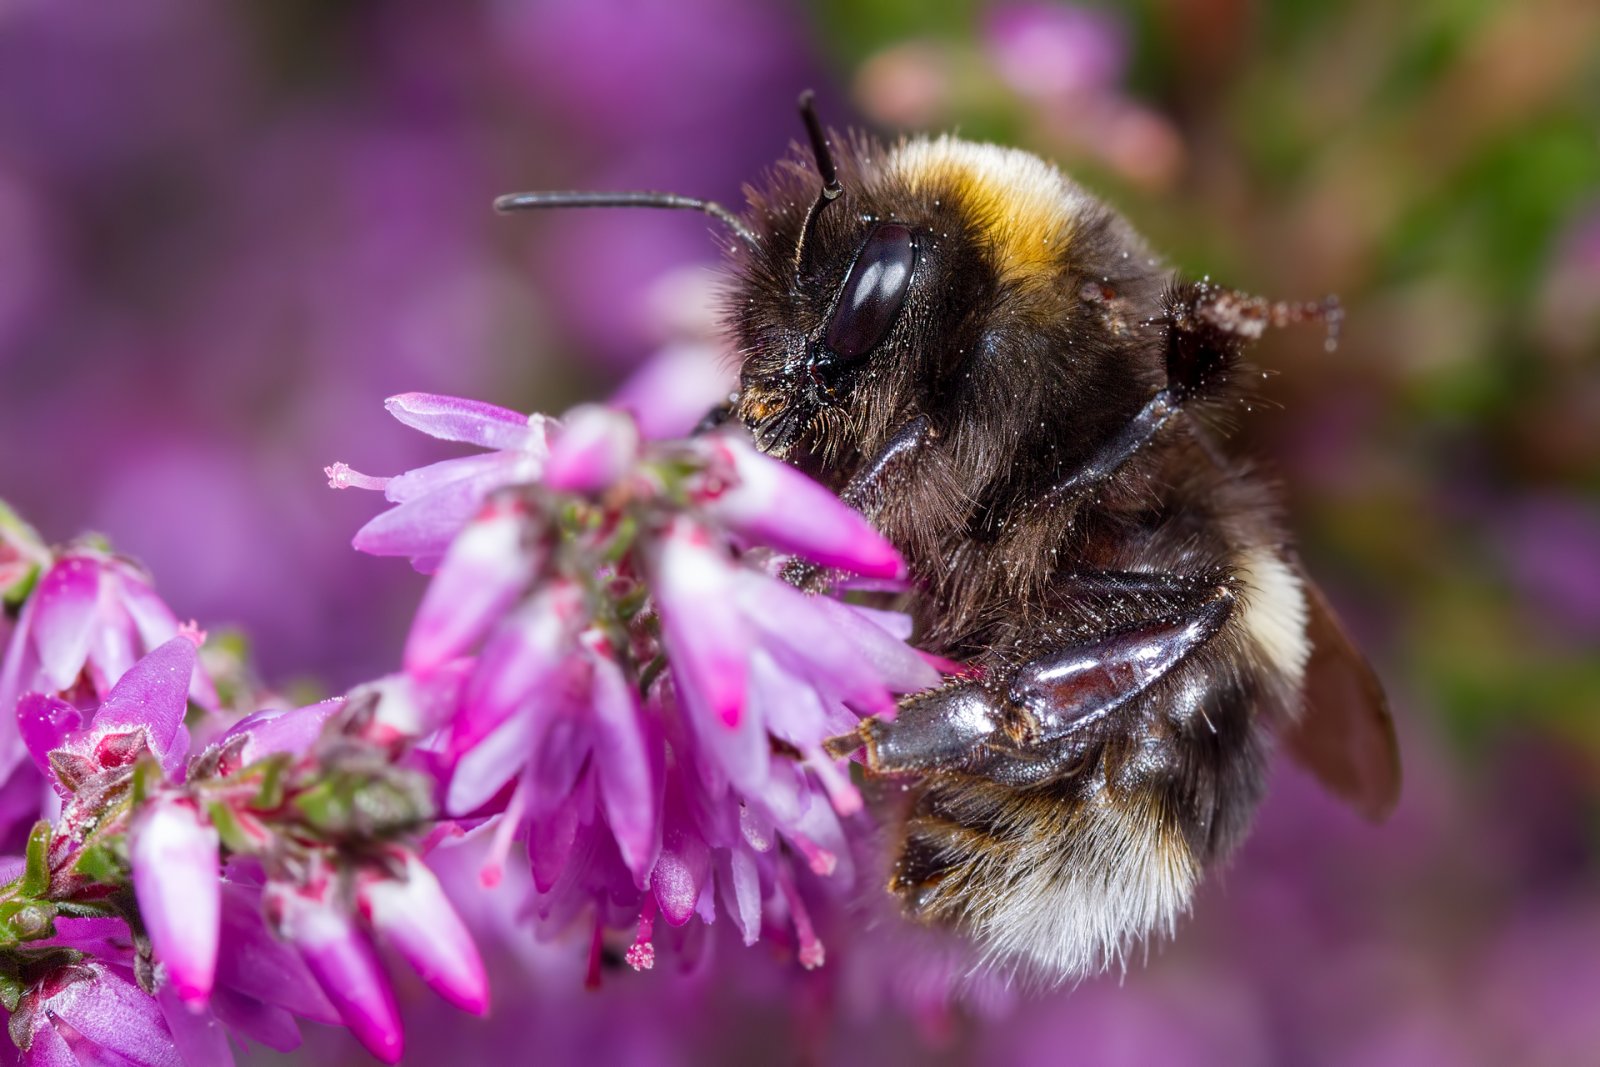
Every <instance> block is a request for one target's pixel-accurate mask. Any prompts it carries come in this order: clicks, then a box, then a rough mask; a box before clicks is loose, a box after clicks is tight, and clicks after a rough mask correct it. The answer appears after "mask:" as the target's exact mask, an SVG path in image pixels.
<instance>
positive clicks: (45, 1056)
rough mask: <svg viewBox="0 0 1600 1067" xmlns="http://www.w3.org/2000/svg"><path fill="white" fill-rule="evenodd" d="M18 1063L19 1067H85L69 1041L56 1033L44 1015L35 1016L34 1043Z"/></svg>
mask: <svg viewBox="0 0 1600 1067" xmlns="http://www.w3.org/2000/svg"><path fill="white" fill-rule="evenodd" d="M17 1063H18V1064H19V1067H83V1062H82V1061H81V1060H79V1059H78V1057H77V1056H76V1055H74V1054H73V1051H72V1046H71V1045H68V1044H67V1039H66V1038H64V1037H62V1036H61V1035H60V1034H58V1033H56V1029H55V1027H53V1026H51V1025H50V1020H49V1019H48V1018H47V1017H45V1016H42V1015H36V1016H34V1030H33V1040H32V1043H31V1044H29V1045H28V1051H27V1052H24V1053H23V1054H22V1056H21V1058H20V1059H18V1060H17Z"/></svg>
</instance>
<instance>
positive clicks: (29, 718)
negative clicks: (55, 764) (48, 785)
mask: <svg viewBox="0 0 1600 1067" xmlns="http://www.w3.org/2000/svg"><path fill="white" fill-rule="evenodd" d="M17 728H18V729H19V730H20V731H21V733H22V741H23V744H25V745H27V746H28V754H29V755H30V756H32V757H33V763H34V766H36V767H38V768H39V771H40V773H41V774H43V775H44V776H45V777H46V778H49V777H51V774H52V772H51V770H50V753H51V752H53V751H55V750H56V749H58V748H60V747H61V745H62V743H63V742H64V741H65V740H66V739H67V735H68V734H71V733H75V732H76V731H78V730H81V729H82V728H83V714H82V713H81V712H79V711H78V709H77V708H75V707H73V706H72V705H71V704H68V703H67V702H66V701H65V700H62V699H60V698H59V697H53V696H47V695H45V694H43V693H24V694H23V696H22V699H20V700H18V701H17Z"/></svg>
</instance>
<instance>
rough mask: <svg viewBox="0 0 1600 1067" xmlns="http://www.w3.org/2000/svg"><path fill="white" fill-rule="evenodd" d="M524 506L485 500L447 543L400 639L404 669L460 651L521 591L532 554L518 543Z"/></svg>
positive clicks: (427, 665)
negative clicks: (408, 629) (403, 647)
mask: <svg viewBox="0 0 1600 1067" xmlns="http://www.w3.org/2000/svg"><path fill="white" fill-rule="evenodd" d="M525 518H526V516H525V514H524V509H522V508H521V507H519V506H518V505H517V504H516V503H515V502H513V501H504V500H491V501H489V503H487V504H486V505H484V508H483V510H482V511H481V512H480V513H479V514H478V516H477V517H476V518H475V519H473V520H472V521H471V522H469V523H468V524H467V526H466V528H465V529H464V530H463V531H462V532H461V534H460V535H459V536H458V537H457V538H456V539H455V540H454V541H453V542H451V544H450V547H449V549H448V550H447V551H446V553H445V555H444V558H443V560H442V561H441V562H440V564H439V569H438V572H437V577H436V578H435V579H434V581H433V582H431V583H430V584H429V586H428V592H427V595H426V596H424V597H423V600H422V605H421V606H420V607H419V608H418V609H417V617H416V619H415V621H414V622H413V623H412V626H411V634H410V636H409V637H408V638H407V639H406V650H405V665H406V669H407V670H409V671H412V672H414V673H417V674H426V673H428V672H430V671H432V670H433V669H434V668H436V667H438V666H440V665H441V664H443V663H445V662H447V661H449V660H451V659H454V658H455V657H457V656H459V655H462V654H463V653H465V652H466V651H467V650H468V649H469V648H471V647H472V646H473V645H475V644H476V643H477V642H478V641H479V640H480V639H481V638H482V637H483V635H484V632H485V631H486V630H487V629H488V628H489V626H490V625H492V624H493V622H494V621H495V620H496V619H498V618H499V617H500V616H502V615H504V614H505V612H506V610H507V609H508V608H509V607H510V606H511V605H512V603H514V602H515V600H516V599H517V598H518V597H519V596H521V594H522V593H523V592H524V591H526V589H527V586H528V583H529V582H530V581H531V580H532V578H533V575H534V571H535V570H536V568H537V567H538V559H537V557H536V556H535V554H534V553H532V552H530V551H528V548H529V547H530V546H525V545H524V544H523V543H522V540H523V532H524V530H525V529H526V528H527V523H526V522H525V521H524V520H525Z"/></svg>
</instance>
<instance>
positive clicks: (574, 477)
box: [540, 404, 640, 493]
mask: <svg viewBox="0 0 1600 1067" xmlns="http://www.w3.org/2000/svg"><path fill="white" fill-rule="evenodd" d="M639 443H640V442H639V427H638V425H637V424H636V423H635V422H634V421H633V417H632V416H631V415H629V414H628V413H627V412H625V411H618V410H616V409H615V408H607V407H602V406H600V405H598V404H585V405H583V406H582V407H577V408H574V409H572V410H571V411H569V412H568V413H567V414H566V416H565V417H564V418H563V419H562V420H561V429H560V430H559V431H558V432H557V433H556V436H555V440H554V441H553V442H552V443H551V445H550V458H549V460H548V461H546V463H545V467H544V476H543V477H542V478H541V479H540V480H541V481H543V482H544V484H545V485H547V486H549V487H550V488H551V489H555V490H558V491H561V492H568V493H593V492H598V491H599V490H602V489H605V488H607V487H608V486H611V485H615V484H616V483H617V482H618V481H620V480H621V478H622V477H623V475H625V474H627V473H628V472H629V471H630V470H632V469H633V466H634V464H635V463H636V462H637V461H638V458H639Z"/></svg>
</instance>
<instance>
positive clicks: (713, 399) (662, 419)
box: [610, 344, 739, 441]
mask: <svg viewBox="0 0 1600 1067" xmlns="http://www.w3.org/2000/svg"><path fill="white" fill-rule="evenodd" d="M738 387H739V380H738V375H737V374H736V373H735V370H734V361H733V360H731V359H729V358H728V355H727V353H726V352H725V351H724V350H722V349H720V348H717V347H714V346H712V345H706V344H675V345H669V346H667V347H666V348H663V349H662V350H661V351H660V352H659V353H657V354H656V355H655V356H652V357H651V358H650V359H649V360H648V361H647V362H646V363H645V364H644V365H643V366H641V367H640V368H639V369H638V370H637V371H635V372H634V373H633V374H632V376H631V377H629V378H628V380H627V381H625V382H623V383H622V386H621V388H619V389H618V390H617V391H616V393H614V394H613V395H612V397H611V401H610V402H611V405H612V406H613V407H618V408H622V409H623V410H624V411H627V412H629V413H630V414H632V415H633V417H634V419H635V420H636V421H637V422H638V423H639V432H640V433H642V434H643V435H644V436H645V437H647V438H649V439H650V440H653V441H659V440H663V439H665V438H671V437H687V436H689V434H690V433H691V432H692V431H693V430H694V428H695V427H696V426H698V425H699V424H700V420H701V419H703V418H705V416H706V413H707V412H709V411H710V410H711V409H712V408H714V407H716V406H717V405H718V404H725V403H727V401H728V396H729V394H730V393H733V392H734V391H736V390H737V389H738Z"/></svg>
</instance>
